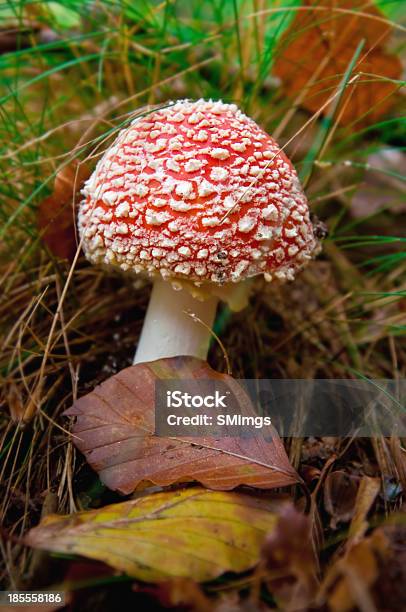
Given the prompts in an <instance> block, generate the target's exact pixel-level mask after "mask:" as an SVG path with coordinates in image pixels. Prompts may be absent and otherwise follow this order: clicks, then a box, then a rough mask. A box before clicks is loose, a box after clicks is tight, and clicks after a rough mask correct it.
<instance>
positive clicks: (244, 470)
mask: <svg viewBox="0 0 406 612" xmlns="http://www.w3.org/2000/svg"><path fill="white" fill-rule="evenodd" d="M170 378H172V379H178V380H179V379H183V380H196V381H198V380H199V379H212V380H217V381H222V383H223V384H226V385H227V388H228V389H229V390H230V391H231V393H232V394H233V396H234V397H235V398H238V402H239V404H240V406H242V407H243V408H244V409H245V411H249V410H252V414H255V413H254V412H253V408H252V405H251V402H250V399H249V398H248V396H247V395H246V393H245V391H244V390H243V389H242V387H241V386H240V385H239V384H238V382H237V381H236V380H234V379H233V378H231V376H228V375H226V374H220V373H218V372H215V371H214V370H212V368H210V366H209V365H208V364H207V363H206V362H204V361H201V360H200V359H195V358H193V357H174V358H170V359H161V360H158V361H154V362H150V363H141V364H138V365H135V366H132V367H129V368H126V369H125V370H122V371H121V372H119V373H118V374H116V375H115V376H112V377H111V378H109V379H108V380H106V381H105V382H103V383H102V384H101V385H100V386H98V387H96V388H95V389H94V391H92V392H91V393H89V394H88V395H86V396H84V397H82V398H81V399H79V400H78V401H77V402H75V404H74V405H73V406H72V408H70V409H69V410H68V411H67V412H66V413H65V414H66V415H68V416H75V417H77V420H76V424H75V426H74V428H73V434H74V435H75V438H74V443H75V445H76V446H77V447H78V448H79V450H80V451H81V452H82V453H84V455H85V457H86V459H87V461H88V462H89V464H90V465H91V466H92V468H93V469H94V470H96V472H98V474H99V476H100V478H101V480H102V481H103V483H104V484H105V485H106V486H108V487H109V488H110V489H114V490H118V491H120V492H121V493H126V494H128V493H131V492H132V491H134V489H135V488H136V487H137V486H138V485H139V484H140V483H145V482H151V483H153V484H157V485H161V486H166V485H170V484H173V483H176V482H187V481H189V482H190V481H198V482H200V483H201V484H203V485H205V486H206V487H209V488H211V489H223V490H229V489H234V488H235V487H237V486H239V485H249V486H251V487H258V488H261V489H270V488H273V487H283V486H287V485H291V484H295V483H297V482H298V481H299V477H298V475H297V473H296V472H295V470H294V469H293V467H292V466H291V465H290V463H289V460H288V457H287V455H286V452H285V449H284V446H283V444H282V442H281V440H280V438H279V437H278V434H277V433H276V431H275V429H274V428H273V427H272V426H269V427H264V428H262V430H261V433H258V435H257V436H253V435H248V436H244V437H241V436H240V437H237V436H224V437H219V438H217V439H214V438H212V437H211V438H205V437H200V436H191V437H177V438H172V437H171V438H164V437H158V436H156V435H155V434H154V416H155V414H154V413H155V410H154V406H155V381H156V380H157V379H170ZM192 410H193V409H192ZM258 431H260V430H258Z"/></svg>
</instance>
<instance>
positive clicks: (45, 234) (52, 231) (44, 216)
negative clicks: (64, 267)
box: [38, 162, 89, 261]
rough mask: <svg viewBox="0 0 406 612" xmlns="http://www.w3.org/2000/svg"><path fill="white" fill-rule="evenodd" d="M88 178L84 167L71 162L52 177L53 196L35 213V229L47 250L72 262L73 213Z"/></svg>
mask: <svg viewBox="0 0 406 612" xmlns="http://www.w3.org/2000/svg"><path fill="white" fill-rule="evenodd" d="M88 176H89V169H88V168H87V167H86V166H85V165H84V164H77V163H76V162H73V163H72V164H69V165H68V166H65V167H64V168H63V169H62V170H60V171H59V172H58V174H57V175H56V177H55V184H54V191H53V193H52V194H51V195H50V196H48V197H47V198H45V199H44V200H42V202H41V203H40V205H39V209H38V228H39V230H40V233H41V237H42V240H43V241H44V242H45V244H46V245H47V247H48V248H49V250H50V251H51V252H52V253H53V254H54V255H56V256H57V257H60V258H61V259H68V260H69V261H72V259H73V257H74V255H75V253H76V249H77V243H76V235H75V209H74V205H75V204H76V203H78V202H79V198H80V189H81V187H82V183H83V181H84V180H85V179H86V178H87V177H88Z"/></svg>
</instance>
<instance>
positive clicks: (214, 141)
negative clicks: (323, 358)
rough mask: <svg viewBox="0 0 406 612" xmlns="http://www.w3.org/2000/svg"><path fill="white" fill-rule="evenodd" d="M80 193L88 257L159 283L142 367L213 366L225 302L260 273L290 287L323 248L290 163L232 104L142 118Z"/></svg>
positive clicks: (202, 104)
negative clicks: (210, 359)
mask: <svg viewBox="0 0 406 612" xmlns="http://www.w3.org/2000/svg"><path fill="white" fill-rule="evenodd" d="M83 194H84V200H83V201H82V202H81V206H80V211H79V231H80V236H81V240H82V244H83V248H84V251H85V254H86V256H87V258H88V259H89V260H90V261H92V262H94V263H101V264H105V265H108V266H114V267H117V268H121V270H123V271H125V272H135V273H144V274H146V275H148V276H149V277H151V278H152V279H153V290H152V295H151V299H150V303H149V306H148V310H147V314H146V317H145V321H144V326H143V329H142V333H141V337H140V341H139V345H138V349H137V352H136V355H135V360H134V363H139V362H145V361H152V360H155V359H159V358H162V357H171V356H176V355H190V356H195V357H199V358H202V359H205V358H206V357H207V351H208V347H209V340H210V333H211V327H212V324H213V320H214V317H215V313H216V307H217V303H218V299H219V297H220V298H221V299H223V300H225V301H228V302H229V303H231V306H233V302H234V303H235V301H236V300H235V296H236V291H235V290H234V291H233V288H235V287H236V283H241V281H243V280H247V279H250V278H251V277H254V276H257V275H261V274H262V275H263V276H264V278H265V280H266V281H271V280H272V279H277V280H279V281H283V280H293V278H294V276H295V273H296V272H297V270H299V269H300V268H302V267H303V266H304V265H305V264H306V263H307V262H308V261H309V260H310V259H311V258H312V256H313V255H314V254H315V253H316V252H317V250H318V248H319V246H318V240H317V239H316V237H315V235H314V231H313V226H312V223H311V221H310V217H309V209H308V203H307V200H306V196H305V195H304V193H303V191H302V188H301V185H300V183H299V180H298V177H297V174H296V171H295V169H294V168H293V166H292V164H291V162H290V161H289V159H288V158H287V157H286V155H285V153H284V152H283V151H282V150H281V149H280V147H279V146H278V144H277V143H276V142H275V140H273V138H271V137H270V136H269V135H268V134H266V132H264V131H263V130H262V129H261V128H260V127H259V126H258V125H257V124H256V123H255V122H254V121H253V120H252V119H250V118H249V117H247V116H246V115H244V114H243V113H242V112H241V111H240V110H239V109H238V108H237V106H236V105H235V104H225V103H223V102H221V101H211V100H209V101H205V100H198V101H189V100H181V101H178V102H176V103H173V104H170V105H169V106H167V107H165V108H161V109H159V110H155V111H153V112H151V113H150V114H148V115H145V116H143V117H140V118H137V119H136V120H134V121H133V122H132V123H131V125H130V126H129V127H127V128H125V129H123V130H122V131H121V132H120V134H119V135H118V138H117V139H116V141H115V142H114V144H113V145H112V146H111V147H110V148H109V149H108V150H107V151H106V153H105V154H104V157H103V158H102V159H101V160H100V161H99V163H98V164H97V167H96V169H95V171H94V172H93V174H92V176H91V177H90V179H89V180H88V181H87V183H86V184H85V187H84V190H83ZM190 315H192V316H190ZM196 319H198V322H196Z"/></svg>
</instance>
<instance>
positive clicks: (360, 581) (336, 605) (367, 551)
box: [320, 528, 391, 612]
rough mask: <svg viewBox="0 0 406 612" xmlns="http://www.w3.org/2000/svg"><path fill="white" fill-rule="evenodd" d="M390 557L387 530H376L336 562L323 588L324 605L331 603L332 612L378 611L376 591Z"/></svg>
mask: <svg viewBox="0 0 406 612" xmlns="http://www.w3.org/2000/svg"><path fill="white" fill-rule="evenodd" d="M390 556H391V551H390V543H389V540H388V538H387V536H386V535H385V532H384V530H383V529H382V528H379V529H376V530H375V531H374V532H373V533H372V535H371V536H369V537H368V538H364V539H363V540H361V541H360V542H358V543H357V544H355V545H354V546H353V547H352V548H350V549H349V550H348V551H347V553H346V554H345V555H344V556H343V557H339V558H338V559H337V560H336V561H335V562H334V563H333V565H332V566H331V567H330V569H329V571H328V572H327V574H326V577H325V579H324V581H323V584H322V586H321V590H320V603H321V602H323V601H326V600H327V601H328V605H329V610H332V612H347V611H349V610H353V609H357V610H368V611H369V610H371V611H373V610H376V607H375V605H374V600H373V594H372V588H373V586H374V584H375V582H376V581H377V579H378V577H379V573H380V568H381V567H382V566H383V564H384V563H385V561H386V560H387V559H388V558H390Z"/></svg>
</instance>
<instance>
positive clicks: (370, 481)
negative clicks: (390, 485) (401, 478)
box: [346, 476, 381, 548]
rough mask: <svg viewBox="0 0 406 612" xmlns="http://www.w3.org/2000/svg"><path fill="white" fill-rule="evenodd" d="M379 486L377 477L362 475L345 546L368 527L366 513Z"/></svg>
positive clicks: (379, 482)
mask: <svg viewBox="0 0 406 612" xmlns="http://www.w3.org/2000/svg"><path fill="white" fill-rule="evenodd" d="M380 488H381V481H380V480H379V478H371V477H370V476H363V477H362V480H361V482H360V485H359V487H358V491H357V497H356V500H355V507H354V515H353V517H352V521H351V525H350V531H349V534H348V540H347V544H346V546H347V548H350V547H351V546H353V545H354V544H356V543H357V542H359V541H360V540H361V539H362V538H363V537H364V535H365V533H366V531H367V529H368V527H369V524H368V521H367V515H368V512H369V511H370V509H371V507H372V505H373V503H374V501H375V499H376V496H377V495H378V493H379V490H380Z"/></svg>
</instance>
